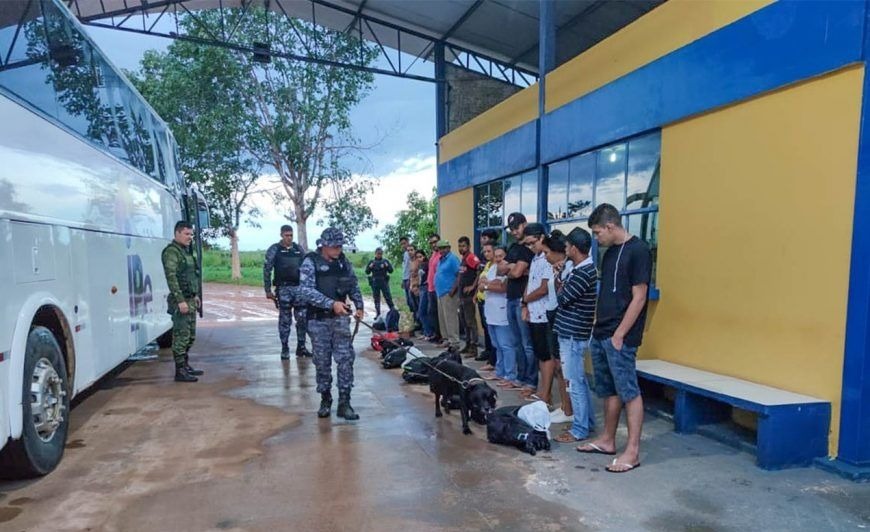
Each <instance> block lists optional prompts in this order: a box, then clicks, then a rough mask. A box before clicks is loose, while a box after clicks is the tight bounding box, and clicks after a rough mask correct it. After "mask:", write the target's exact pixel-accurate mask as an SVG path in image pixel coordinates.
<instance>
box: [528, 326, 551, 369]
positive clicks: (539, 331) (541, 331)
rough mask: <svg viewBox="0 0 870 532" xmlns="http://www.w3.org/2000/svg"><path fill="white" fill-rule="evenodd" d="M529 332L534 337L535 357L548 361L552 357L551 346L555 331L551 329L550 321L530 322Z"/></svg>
mask: <svg viewBox="0 0 870 532" xmlns="http://www.w3.org/2000/svg"><path fill="white" fill-rule="evenodd" d="M529 332H530V333H531V337H532V351H534V352H535V358H537V359H538V360H539V361H540V362H546V361H548V360H550V359H552V358H553V357H552V353H551V347H552V340H551V337H552V336H553V331H552V330H551V329H550V324H549V323H529Z"/></svg>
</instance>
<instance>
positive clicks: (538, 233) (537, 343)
mask: <svg viewBox="0 0 870 532" xmlns="http://www.w3.org/2000/svg"><path fill="white" fill-rule="evenodd" d="M545 236H546V231H545V230H544V226H543V225H542V224H539V223H530V224H527V225H526V227H525V229H524V230H523V240H522V242H523V245H525V246H527V247H528V248H529V249H531V250H532V253H534V254H535V256H534V258H533V259H532V263H531V264H530V265H529V284H528V285H527V286H526V292H525V295H523V303H522V304H523V319H524V320H525V321H528V322H529V329H530V331H531V336H532V349H533V350H534V352H535V358H536V359H537V361H538V368H539V371H540V378H539V379H538V383H539V385H538V392H537V395H536V396H533V395H534V394H532V393H529V394H526V395H528V396H530V397H532V398H533V399H540V400H541V401H545V402H546V403H548V404H549V403H551V399H552V396H551V393H550V390H551V388H552V385H553V374H554V372H555V371H556V360H555V357H554V356H553V343H554V342H553V339H552V335H553V330H552V325H551V324H550V319H549V316H548V313H552V312H553V311H555V310H556V306H557V302H556V285H555V274H554V273H553V267H552V266H551V265H550V263H549V262H548V261H547V254H546V253H544V244H543V241H544V237H545Z"/></svg>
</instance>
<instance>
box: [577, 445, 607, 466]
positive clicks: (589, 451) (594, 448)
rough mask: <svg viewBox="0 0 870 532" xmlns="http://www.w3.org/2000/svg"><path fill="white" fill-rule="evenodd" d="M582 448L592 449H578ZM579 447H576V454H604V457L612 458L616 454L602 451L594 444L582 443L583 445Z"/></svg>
mask: <svg viewBox="0 0 870 532" xmlns="http://www.w3.org/2000/svg"><path fill="white" fill-rule="evenodd" d="M584 446H585V447H592V448H591V449H581V448H580V447H584ZM580 447H577V452H578V453H583V454H606V455H608V456H613V455H615V454H616V451H613V452H607V451H605V450H604V449H602V448H601V447H599V446H597V445H595V444H594V443H584V444H583V445H581V446H580ZM615 461H616V460H615V459H614V462H615Z"/></svg>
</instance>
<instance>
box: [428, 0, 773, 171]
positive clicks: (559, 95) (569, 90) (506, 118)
mask: <svg viewBox="0 0 870 532" xmlns="http://www.w3.org/2000/svg"><path fill="white" fill-rule="evenodd" d="M772 2H773V0H703V1H702V0H670V1H668V2H665V3H664V4H662V5H660V6H658V7H656V8H655V9H653V10H652V11H650V12H649V13H647V14H646V15H644V16H643V17H641V18H639V19H637V20H636V21H634V22H633V23H632V24H630V25H628V26H626V27H625V28H623V29H622V30H620V31H619V32H617V33H616V34H614V35H611V36H610V37H608V38H607V39H605V40H604V41H602V42H600V43H598V44H597V45H595V46H594V47H592V48H590V49H589V50H587V51H586V52H584V53H583V54H581V55H579V56H577V57H575V58H574V59H572V60H570V61H568V62H567V63H565V64H563V65H562V66H560V67H559V68H557V69H556V70H554V71H553V72H551V73H550V74H549V75H548V76H547V102H546V104H547V105H546V108H547V112H549V111H552V110H553V109H555V108H557V107H560V106H562V105H564V104H566V103H569V102H570V101H572V100H575V99H577V98H579V97H580V96H583V95H584V94H587V93H589V92H592V91H593V90H595V89H597V88H599V87H602V86H604V85H606V84H607V83H610V82H611V81H614V80H615V79H617V78H619V77H621V76H623V75H625V74H628V73H629V72H632V71H633V70H636V69H637V68H640V67H642V66H643V65H645V64H647V63H649V62H651V61H653V60H655V59H658V58H659V57H662V56H664V55H666V54H668V53H670V52H673V51H674V50H677V49H678V48H681V47H682V46H685V45H687V44H689V43H691V42H692V41H695V40H697V39H700V38H701V37H703V36H705V35H707V34H709V33H712V32H713V31H715V30H717V29H719V28H722V27H724V26H727V25H728V24H730V23H732V22H734V21H735V20H738V19H740V18H742V17H744V16H746V15H749V14H750V13H752V12H754V11H757V10H758V9H761V8H762V7H764V6H766V5H768V4H770V3H772ZM537 117H538V85H537V84H535V85H532V86H530V87H527V88H526V89H524V90H522V91H520V92H518V93H517V94H515V95H513V96H511V97H510V98H508V99H507V100H505V101H503V102H501V103H499V104H498V105H496V106H494V107H493V108H492V109H489V110H488V111H486V112H485V113H483V114H480V115H478V116H477V117H475V118H474V119H472V120H470V121H468V122H467V123H465V124H463V125H462V126H460V127H458V128H456V129H455V130H453V131H451V132H450V133H448V134H447V135H445V136H443V137H441V139H440V141H439V143H438V145H439V152H438V162H439V163H444V162H447V161H449V160H450V159H453V158H454V157H457V156H459V155H462V154H463V153H465V152H467V151H470V150H472V149H474V148H476V147H477V146H480V145H481V144H484V143H486V142H489V141H490V140H493V139H495V138H497V137H499V136H501V135H503V134H505V133H507V132H508V131H511V130H512V129H516V128H517V127H519V126H521V125H523V124H525V123H528V122H530V121H532V120H534V119H536V118H537Z"/></svg>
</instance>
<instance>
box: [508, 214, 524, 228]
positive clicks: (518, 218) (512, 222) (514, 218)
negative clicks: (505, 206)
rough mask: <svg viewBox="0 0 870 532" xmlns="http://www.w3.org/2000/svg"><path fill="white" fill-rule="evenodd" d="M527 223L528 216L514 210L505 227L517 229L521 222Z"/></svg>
mask: <svg viewBox="0 0 870 532" xmlns="http://www.w3.org/2000/svg"><path fill="white" fill-rule="evenodd" d="M524 223H526V217H525V215H524V214H523V213H521V212H512V213H510V214H509V215H508V221H507V225H506V226H505V229H516V228H517V227H519V226H520V224H524Z"/></svg>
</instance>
